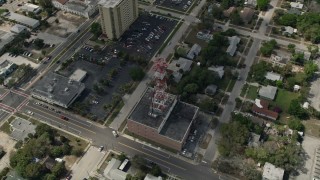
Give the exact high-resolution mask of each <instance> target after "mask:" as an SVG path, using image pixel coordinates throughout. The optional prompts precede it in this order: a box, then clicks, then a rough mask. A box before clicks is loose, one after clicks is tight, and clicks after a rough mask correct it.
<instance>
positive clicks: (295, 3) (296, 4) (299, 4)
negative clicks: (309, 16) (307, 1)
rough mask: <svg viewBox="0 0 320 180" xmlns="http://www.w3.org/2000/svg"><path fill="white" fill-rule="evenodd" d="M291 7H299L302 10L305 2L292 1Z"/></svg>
mask: <svg viewBox="0 0 320 180" xmlns="http://www.w3.org/2000/svg"><path fill="white" fill-rule="evenodd" d="M290 6H291V8H295V9H299V10H301V9H302V8H303V4H301V3H300V2H290Z"/></svg>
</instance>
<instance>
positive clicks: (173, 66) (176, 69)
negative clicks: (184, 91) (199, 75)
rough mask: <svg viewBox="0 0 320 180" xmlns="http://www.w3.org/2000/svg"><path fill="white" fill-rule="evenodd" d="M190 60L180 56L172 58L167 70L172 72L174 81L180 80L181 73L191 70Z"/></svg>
mask: <svg viewBox="0 0 320 180" xmlns="http://www.w3.org/2000/svg"><path fill="white" fill-rule="evenodd" d="M191 65H192V61H191V60H189V59H186V58H182V57H180V58H179V59H178V60H173V61H172V62H171V63H170V64H169V66H168V68H167V70H168V72H169V73H170V74H172V76H173V79H174V81H175V82H177V83H178V82H180V80H181V78H182V76H183V73H185V72H188V71H190V70H191Z"/></svg>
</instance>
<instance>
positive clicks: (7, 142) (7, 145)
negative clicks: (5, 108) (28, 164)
mask: <svg viewBox="0 0 320 180" xmlns="http://www.w3.org/2000/svg"><path fill="white" fill-rule="evenodd" d="M15 144H16V141H14V140H13V139H11V138H10V136H9V135H7V134H5V133H3V132H0V146H1V147H2V148H3V150H4V151H5V152H6V154H5V155H4V156H3V157H2V158H1V160H0V171H2V169H3V168H5V167H8V164H9V163H10V159H9V157H10V154H11V153H12V152H14V151H15V149H14V145H15Z"/></svg>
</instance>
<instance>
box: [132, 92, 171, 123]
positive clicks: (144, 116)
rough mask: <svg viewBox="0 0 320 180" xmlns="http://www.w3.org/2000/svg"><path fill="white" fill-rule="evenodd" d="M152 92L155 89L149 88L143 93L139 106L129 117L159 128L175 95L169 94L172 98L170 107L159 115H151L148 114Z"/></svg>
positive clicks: (169, 102)
mask: <svg viewBox="0 0 320 180" xmlns="http://www.w3.org/2000/svg"><path fill="white" fill-rule="evenodd" d="M152 94H153V89H152V88H148V89H147V90H146V92H145V93H144V94H143V96H142V98H141V99H140V101H139V103H138V104H137V106H136V107H135V108H134V110H133V111H132V112H131V114H130V115H129V119H130V120H132V121H136V122H138V123H141V124H143V125H146V126H149V127H152V128H155V129H158V128H159V127H160V125H161V123H162V122H163V121H164V117H165V116H166V114H167V113H168V111H169V110H170V107H171V106H172V105H173V102H174V99H175V96H174V95H169V96H170V100H169V101H168V108H166V110H165V111H164V113H163V114H162V115H159V116H157V117H151V116H149V115H148V113H149V111H150V105H151V102H152Z"/></svg>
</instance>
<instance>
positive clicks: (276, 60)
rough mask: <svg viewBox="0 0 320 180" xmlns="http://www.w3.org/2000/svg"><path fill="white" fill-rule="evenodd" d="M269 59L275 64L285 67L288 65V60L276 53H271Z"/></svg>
mask: <svg viewBox="0 0 320 180" xmlns="http://www.w3.org/2000/svg"><path fill="white" fill-rule="evenodd" d="M269 61H270V62H271V63H272V65H273V66H279V67H283V66H285V65H286V61H285V60H284V58H283V57H282V56H277V55H275V54H271V56H270V59H269Z"/></svg>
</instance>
